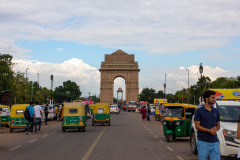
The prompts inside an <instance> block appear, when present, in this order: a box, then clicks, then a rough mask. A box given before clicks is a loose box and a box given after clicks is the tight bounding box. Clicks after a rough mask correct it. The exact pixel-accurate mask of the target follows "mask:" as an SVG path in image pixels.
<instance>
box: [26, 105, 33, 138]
mask: <svg viewBox="0 0 240 160" xmlns="http://www.w3.org/2000/svg"><path fill="white" fill-rule="evenodd" d="M25 110H28V111H29V117H28V118H27V119H26V121H27V123H26V128H25V131H26V134H28V128H29V124H30V132H31V133H33V121H34V108H33V102H30V105H29V106H27V107H26V109H25Z"/></svg>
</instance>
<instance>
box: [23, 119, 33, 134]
mask: <svg viewBox="0 0 240 160" xmlns="http://www.w3.org/2000/svg"><path fill="white" fill-rule="evenodd" d="M33 120H34V118H33V117H31V118H30V119H29V120H27V124H26V128H25V131H28V127H29V124H30V125H31V126H30V131H31V132H33Z"/></svg>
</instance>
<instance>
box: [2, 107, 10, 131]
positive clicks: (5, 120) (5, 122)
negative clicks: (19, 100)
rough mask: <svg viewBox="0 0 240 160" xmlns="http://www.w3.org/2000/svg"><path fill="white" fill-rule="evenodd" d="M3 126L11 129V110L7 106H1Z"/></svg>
mask: <svg viewBox="0 0 240 160" xmlns="http://www.w3.org/2000/svg"><path fill="white" fill-rule="evenodd" d="M0 118H1V126H4V127H7V128H9V118H10V108H9V107H8V106H5V105H0Z"/></svg>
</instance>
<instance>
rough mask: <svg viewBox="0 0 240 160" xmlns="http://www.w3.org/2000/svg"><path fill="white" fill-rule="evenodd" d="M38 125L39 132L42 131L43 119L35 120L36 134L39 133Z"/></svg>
mask: <svg viewBox="0 0 240 160" xmlns="http://www.w3.org/2000/svg"><path fill="white" fill-rule="evenodd" d="M37 123H38V124H39V127H38V131H40V129H41V124H42V119H41V118H35V133H37Z"/></svg>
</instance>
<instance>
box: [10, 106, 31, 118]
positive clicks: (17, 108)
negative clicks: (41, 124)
mask: <svg viewBox="0 0 240 160" xmlns="http://www.w3.org/2000/svg"><path fill="white" fill-rule="evenodd" d="M27 106H29V104H15V105H13V106H12V107H11V114H10V117H24V114H17V111H20V110H23V112H24V111H25V109H26V107H27Z"/></svg>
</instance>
